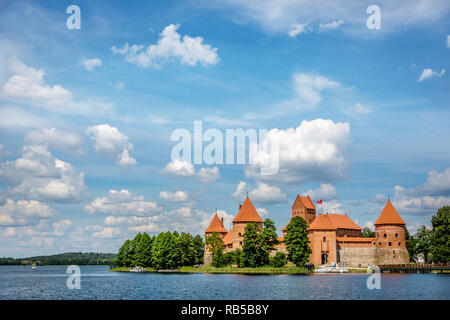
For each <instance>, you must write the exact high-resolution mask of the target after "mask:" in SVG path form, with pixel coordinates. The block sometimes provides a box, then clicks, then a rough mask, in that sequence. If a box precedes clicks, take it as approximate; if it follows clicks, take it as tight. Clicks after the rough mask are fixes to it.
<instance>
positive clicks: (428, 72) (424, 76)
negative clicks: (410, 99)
mask: <svg viewBox="0 0 450 320" xmlns="http://www.w3.org/2000/svg"><path fill="white" fill-rule="evenodd" d="M444 74H445V69H442V70H441V72H437V71H433V70H431V69H429V68H425V69H423V71H422V74H421V75H420V77H419V79H418V80H417V81H419V82H422V81H423V80H426V79H431V78H433V77H442V76H443V75H444Z"/></svg>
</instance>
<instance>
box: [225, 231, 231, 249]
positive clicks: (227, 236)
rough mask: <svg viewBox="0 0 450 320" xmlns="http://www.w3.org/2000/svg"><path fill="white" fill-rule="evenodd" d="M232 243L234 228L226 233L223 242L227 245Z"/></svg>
mask: <svg viewBox="0 0 450 320" xmlns="http://www.w3.org/2000/svg"><path fill="white" fill-rule="evenodd" d="M232 243H233V232H232V230H230V231H228V233H227V234H226V235H225V237H223V244H224V245H226V246H227V245H229V244H232Z"/></svg>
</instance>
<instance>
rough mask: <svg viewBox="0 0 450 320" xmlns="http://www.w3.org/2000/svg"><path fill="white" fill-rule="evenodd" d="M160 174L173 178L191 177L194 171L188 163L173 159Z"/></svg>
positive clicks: (192, 166)
mask: <svg viewBox="0 0 450 320" xmlns="http://www.w3.org/2000/svg"><path fill="white" fill-rule="evenodd" d="M161 172H162V173H166V174H171V175H175V176H183V177H191V176H193V175H194V174H195V169H194V165H193V164H192V163H190V162H187V161H183V160H179V159H174V160H172V161H171V162H169V163H168V164H167V165H166V166H165V168H164V169H162V171H161Z"/></svg>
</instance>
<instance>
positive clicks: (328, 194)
mask: <svg viewBox="0 0 450 320" xmlns="http://www.w3.org/2000/svg"><path fill="white" fill-rule="evenodd" d="M306 194H307V195H309V196H310V198H311V199H314V200H323V201H327V200H333V199H336V198H337V191H336V188H335V187H334V186H332V185H331V184H329V183H322V184H321V185H320V187H319V188H318V189H314V190H312V189H309V190H308V191H306Z"/></svg>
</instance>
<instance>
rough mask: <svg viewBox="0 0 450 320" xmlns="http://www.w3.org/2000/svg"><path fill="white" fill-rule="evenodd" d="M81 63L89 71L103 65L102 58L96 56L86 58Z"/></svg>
mask: <svg viewBox="0 0 450 320" xmlns="http://www.w3.org/2000/svg"><path fill="white" fill-rule="evenodd" d="M81 64H82V65H83V67H84V68H85V69H86V70H87V71H91V72H92V71H94V70H95V68H98V67H101V66H102V60H100V59H98V58H94V59H84V60H83V61H82V62H81Z"/></svg>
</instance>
